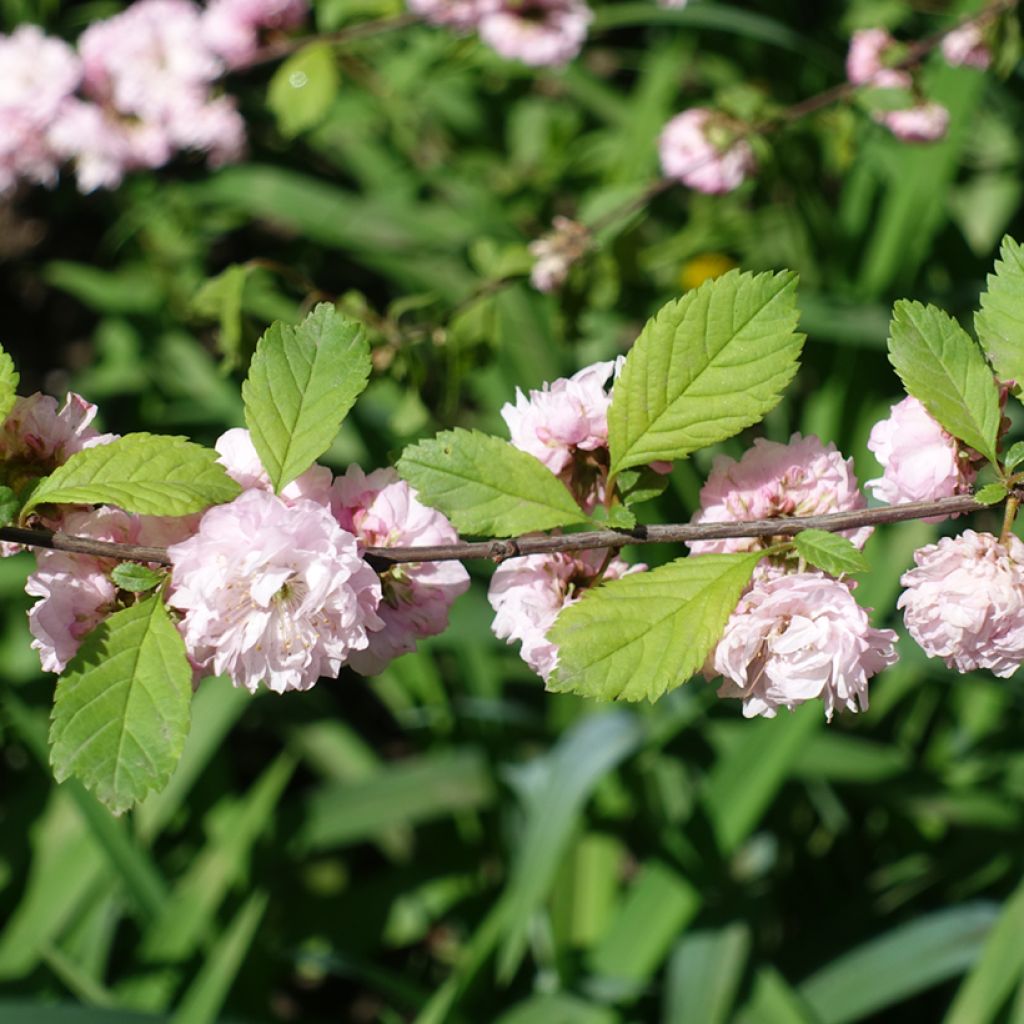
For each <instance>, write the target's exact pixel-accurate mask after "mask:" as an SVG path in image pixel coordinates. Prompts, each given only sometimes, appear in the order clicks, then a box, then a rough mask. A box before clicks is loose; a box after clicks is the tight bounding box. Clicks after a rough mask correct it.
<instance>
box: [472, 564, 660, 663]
mask: <svg viewBox="0 0 1024 1024" xmlns="http://www.w3.org/2000/svg"><path fill="white" fill-rule="evenodd" d="M607 554H608V553H607V551H604V550H596V551H579V552H575V553H567V552H559V553H557V554H552V555H526V556H525V557H522V558H510V559H508V560H507V561H505V562H502V564H501V565H499V566H498V568H497V569H495V570H494V575H493V576H492V577H491V585H490V588H489V589H488V591H487V600H488V601H490V603H491V607H492V608H493V609H494V622H493V623H492V624H491V631H492V632H493V633H494V635H495V636H496V637H498V639H499V640H505V641H507V642H508V643H512V642H513V641H515V640H519V641H521V642H522V647H521V649H520V652H519V655H520V657H521V658H522V659H523V661H525V662H526V664H527V665H529V666H530V668H531V669H533V671H534V672H536V673H537V675H539V676H540V677H541V678H542V679H544V680H545V681H546V680H547V678H548V676H549V675H551V673H552V672H553V671H554V668H555V664H556V662H557V660H558V648H557V647H556V646H555V645H554V644H553V643H551V641H550V640H548V638H547V632H548V630H549V629H550V628H551V627H552V626H553V625H554V623H555V619H557V618H558V613H559V612H560V611H561V610H562V609H563V608H565V607H566V606H567V605H570V604H572V603H574V602H575V601H577V600H579V597H580V595H581V593H582V591H583V590H584V588H586V587H587V586H588V585H589V584H590V583H592V582H593V580H594V579H595V578H596V576H597V574H598V572H599V571H600V569H601V565H602V564H603V563H604V560H605V558H606V557H607ZM646 568H647V566H646V565H629V564H628V563H626V562H624V561H623V560H622V559H621V558H619V557H618V556H616V557H614V558H613V559H612V560H611V561H610V562H609V563H608V568H607V569H606V570H605V573H604V576H603V577H602V578H603V579H606V580H616V579H619V578H620V577H622V576H625V575H627V574H629V573H634V572H643V571H644V570H645V569H646Z"/></svg>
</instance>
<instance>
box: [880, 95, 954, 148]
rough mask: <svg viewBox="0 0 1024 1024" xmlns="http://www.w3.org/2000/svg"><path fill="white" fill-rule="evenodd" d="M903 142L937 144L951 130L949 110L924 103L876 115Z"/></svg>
mask: <svg viewBox="0 0 1024 1024" xmlns="http://www.w3.org/2000/svg"><path fill="white" fill-rule="evenodd" d="M875 117H876V120H878V122H879V123H880V124H883V125H885V127H886V128H888V129H889V131H891V132H892V133H893V135H895V136H896V138H897V139H899V140H900V141H902V142H937V141H938V140H939V139H941V138H944V137H945V134H946V132H947V131H948V130H949V110H947V109H946V107H944V106H943V105H942V104H941V103H935V102H929V101H922V102H921V103H917V104H915V105H914V106H912V107H907V108H906V109H905V110H888V111H884V112H879V113H877V114H876V115H875Z"/></svg>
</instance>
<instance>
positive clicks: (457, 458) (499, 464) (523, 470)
mask: <svg viewBox="0 0 1024 1024" xmlns="http://www.w3.org/2000/svg"><path fill="white" fill-rule="evenodd" d="M397 469H398V472H399V473H400V474H401V476H402V477H403V478H404V479H405V480H408V481H409V483H410V484H412V486H413V487H415V488H416V490H417V491H418V492H419V498H420V501H423V502H425V503H426V504H427V505H430V506H431V507H432V508H436V509H440V510H441V511H442V512H443V513H444V514H445V515H446V516H447V517H448V518H449V519H450V520H451V521H452V523H453V524H454V525H455V528H456V529H457V530H459V531H461V532H463V533H476V534H488V535H492V536H495V537H511V536H514V535H515V534H517V533H529V532H530V531H531V530H550V529H553V528H554V527H556V526H569V525H571V524H573V523H587V522H589V521H590V520H589V519H588V518H587V516H586V514H585V513H584V512H583V511H582V510H581V509H580V507H579V506H578V505H577V504H576V502H575V501H574V500H573V498H572V495H571V494H570V493H569V491H568V490H567V489H566V487H565V485H564V484H563V483H562V482H561V480H559V479H558V477H557V476H555V475H554V473H552V472H551V471H550V470H549V469H548V468H547V467H546V466H545V465H544V464H543V463H542V462H541V461H540V460H539V459H535V458H534V457H533V456H532V455H528V454H527V453H526V452H522V451H520V450H519V449H518V448H514V447H513V446H512V445H511V444H509V443H508V442H507V441H502V440H501V438H498V437H492V436H491V435H489V434H481V433H480V432H479V431H476V430H462V429H456V430H447V431H444V432H443V433H441V434H438V435H437V436H436V437H434V438H430V439H428V440H426V441H420V442H419V443H418V444H414V445H411V446H410V447H408V448H406V449H405V451H404V452H403V453H402V457H401V458H400V459H399V460H398V464H397Z"/></svg>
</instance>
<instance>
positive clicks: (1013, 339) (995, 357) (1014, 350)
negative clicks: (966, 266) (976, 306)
mask: <svg viewBox="0 0 1024 1024" xmlns="http://www.w3.org/2000/svg"><path fill="white" fill-rule="evenodd" d="M999 256H1000V259H998V260H996V272H995V273H994V274H989V275H988V279H987V281H988V291H986V292H983V293H982V295H981V310H980V311H979V312H978V313H976V314H975V316H974V329H975V330H976V331H977V332H978V340H979V341H980V342H981V347H982V348H983V349H984V350H985V353H986V355H987V356H988V358H989V360H991V362H992V365H993V366H994V367H995V369H996V374H997V375H998V377H999V379H1000V380H1006V381H1011V380H1012V381H1013V382H1014V385H1013V393H1014V394H1015V395H1020V394H1021V389H1022V388H1024V246H1021V245H1020V244H1019V243H1017V242H1015V241H1014V240H1013V239H1012V238H1010V236H1009V235H1007V236H1006V237H1005V238H1004V239H1003V244H1002V246H1001V247H1000V249H999Z"/></svg>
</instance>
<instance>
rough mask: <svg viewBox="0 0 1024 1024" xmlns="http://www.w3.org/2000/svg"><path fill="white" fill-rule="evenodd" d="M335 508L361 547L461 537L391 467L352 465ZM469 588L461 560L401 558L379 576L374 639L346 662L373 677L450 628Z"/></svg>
mask: <svg viewBox="0 0 1024 1024" xmlns="http://www.w3.org/2000/svg"><path fill="white" fill-rule="evenodd" d="M332 506H333V509H334V515H335V518H336V519H337V520H338V522H339V523H340V524H341V526H342V528H343V529H345V530H348V531H349V532H350V533H352V534H354V535H355V536H356V537H357V538H358V540H359V543H360V549H362V548H363V547H396V546H409V547H416V546H419V547H426V546H428V545H435V544H454V543H455V542H457V541H458V539H459V536H458V534H457V533H456V532H455V528H454V527H453V526H452V524H451V523H450V522H448V520H447V518H445V516H444V515H443V514H442V513H440V512H438V511H436V510H434V509H432V508H427V506H425V505H423V504H421V503H420V502H419V501H418V500H417V497H416V492H415V491H414V490H413V489H412V488H411V487H410V486H409V485H408V484H407V483H406V482H405V481H404V480H400V479H399V477H398V474H397V473H396V472H395V471H394V470H393V469H378V470H375V471H374V472H373V473H370V474H369V475H367V474H365V473H363V471H362V470H361V469H360V468H359V467H358V466H349V468H348V470H347V471H346V472H345V475H344V476H341V477H338V479H337V480H335V482H334V489H333V495H332ZM468 587H469V573H467V572H466V570H465V568H464V567H463V566H462V564H461V562H456V561H445V562H403V563H401V564H397V565H393V566H392V567H391V568H389V569H388V570H387V572H385V573H384V574H383V575H382V577H381V592H382V599H381V603H380V605H379V607H378V608H377V614H378V615H379V616H380V619H381V621H382V622H383V626H382V627H381V628H380V629H379V630H377V631H375V632H372V633H370V634H369V644H368V646H367V647H366V648H364V649H362V650H356V651H353V652H352V653H351V654H350V655H349V658H348V665H349V667H350V668H353V669H354V670H355V671H356V672H358V673H360V674H361V675H364V676H367V675H375V674H376V673H378V672H381V671H383V669H384V668H385V667H386V666H387V665H388V663H389V662H390V661H392V660H393V659H394V658H397V657H398V656H399V655H400V654H406V653H408V652H409V651H414V650H415V649H416V641H417V640H418V639H419V638H421V637H427V636H435V635H436V634H438V633H441V632H443V631H444V630H445V629H446V628H447V626H448V611H449V609H450V608H451V605H452V602H453V601H454V600H455V599H456V598H457V597H458V596H459V595H460V594H462V593H464V592H465V591H466V589H467V588H468Z"/></svg>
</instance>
